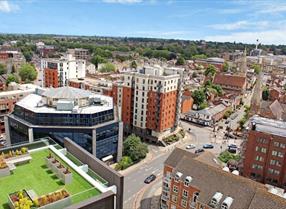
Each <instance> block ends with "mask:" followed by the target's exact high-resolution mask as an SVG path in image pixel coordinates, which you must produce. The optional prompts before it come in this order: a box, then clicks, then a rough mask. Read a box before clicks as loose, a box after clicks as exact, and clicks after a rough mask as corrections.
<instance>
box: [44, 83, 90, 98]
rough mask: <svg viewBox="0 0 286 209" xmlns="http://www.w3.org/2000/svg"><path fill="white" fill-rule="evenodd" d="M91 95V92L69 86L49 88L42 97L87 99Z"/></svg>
mask: <svg viewBox="0 0 286 209" xmlns="http://www.w3.org/2000/svg"><path fill="white" fill-rule="evenodd" d="M91 95H92V93H91V92H89V91H86V90H83V89H78V88H73V87H69V86H65V87H60V88H50V89H48V90H46V91H45V92H44V93H43V94H42V96H46V97H50V98H55V99H71V100H72V99H80V98H87V97H90V96H91Z"/></svg>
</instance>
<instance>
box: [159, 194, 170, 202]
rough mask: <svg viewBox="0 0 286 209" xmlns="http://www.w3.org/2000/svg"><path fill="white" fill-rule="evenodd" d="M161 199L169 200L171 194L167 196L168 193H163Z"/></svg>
mask: <svg viewBox="0 0 286 209" xmlns="http://www.w3.org/2000/svg"><path fill="white" fill-rule="evenodd" d="M161 199H162V200H165V201H168V200H169V196H167V195H163V194H162V195H161Z"/></svg>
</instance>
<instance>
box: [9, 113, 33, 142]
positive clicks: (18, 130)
mask: <svg viewBox="0 0 286 209" xmlns="http://www.w3.org/2000/svg"><path fill="white" fill-rule="evenodd" d="M9 126H10V138H11V144H22V143H27V142H29V127H28V126H26V125H24V124H22V123H19V122H18V121H16V120H14V119H12V118H9Z"/></svg>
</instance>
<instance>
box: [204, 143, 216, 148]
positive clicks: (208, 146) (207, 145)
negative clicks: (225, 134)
mask: <svg viewBox="0 0 286 209" xmlns="http://www.w3.org/2000/svg"><path fill="white" fill-rule="evenodd" d="M203 148H204V149H213V148H214V145H212V144H204V145H203Z"/></svg>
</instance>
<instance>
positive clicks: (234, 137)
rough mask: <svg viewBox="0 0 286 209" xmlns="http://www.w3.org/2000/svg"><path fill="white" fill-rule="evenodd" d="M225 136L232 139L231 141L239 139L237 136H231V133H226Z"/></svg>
mask: <svg viewBox="0 0 286 209" xmlns="http://www.w3.org/2000/svg"><path fill="white" fill-rule="evenodd" d="M224 136H225V137H228V138H231V139H236V138H237V137H236V136H234V135H233V134H231V133H225V134H224Z"/></svg>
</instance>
